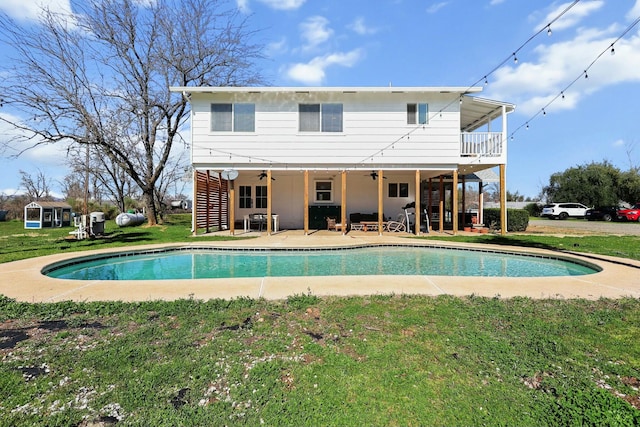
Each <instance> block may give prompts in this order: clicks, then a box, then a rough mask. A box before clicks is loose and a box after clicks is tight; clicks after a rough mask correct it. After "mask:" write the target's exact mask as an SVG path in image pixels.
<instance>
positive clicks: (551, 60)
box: [487, 24, 640, 115]
mask: <svg viewBox="0 0 640 427" xmlns="http://www.w3.org/2000/svg"><path fill="white" fill-rule="evenodd" d="M619 31H620V28H618V26H617V25H615V24H613V25H611V26H610V27H609V28H607V29H605V30H598V29H580V30H578V31H577V32H576V34H575V35H574V37H573V38H572V39H569V40H565V41H562V42H558V43H554V44H550V45H539V46H538V47H536V48H535V49H534V50H533V51H532V53H533V55H534V56H535V57H534V58H533V59H531V60H530V61H522V59H523V57H522V56H521V57H520V58H519V59H520V63H519V65H518V66H514V65H509V66H504V67H502V68H500V69H499V70H497V71H496V72H495V73H494V74H493V76H492V83H491V84H490V85H489V87H488V88H487V89H488V90H487V92H488V94H490V95H488V96H490V97H492V98H495V99H505V100H509V101H510V102H514V103H516V104H517V105H518V110H517V111H518V112H520V113H523V114H527V115H530V114H535V113H536V112H538V111H540V109H541V108H543V107H545V105H547V104H548V103H549V102H551V101H552V100H553V99H554V98H556V97H558V98H557V99H556V100H555V101H553V103H552V104H551V105H549V107H548V108H547V110H546V111H551V110H559V109H563V110H566V109H573V108H575V107H576V106H577V104H578V103H579V101H580V100H581V99H582V98H583V97H585V96H588V95H590V94H592V93H594V92H596V91H599V90H602V89H605V88H606V87H608V86H611V85H615V84H620V83H636V82H640V36H639V35H638V34H635V35H634V36H631V37H629V38H627V39H621V40H619V41H618V42H617V43H616V44H615V52H616V54H615V55H610V54H609V46H610V45H611V43H612V42H613V41H614V40H615V37H614V35H617V32H619ZM614 32H615V33H614ZM603 52H604V53H603ZM601 53H603V54H602V55H601V56H600V57H599V58H598V55H600V54H601ZM596 59H597V61H596V62H595V63H593V62H594V60H596ZM592 63H593V65H590V64H592ZM587 68H588V70H587ZM585 70H587V74H588V79H587V78H585V76H584V72H585ZM574 80H575V83H572V82H574ZM567 88H568V90H566V91H565V89H567ZM562 91H564V95H565V98H564V99H562V97H561V92H562Z"/></svg>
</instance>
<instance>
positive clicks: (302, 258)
mask: <svg viewBox="0 0 640 427" xmlns="http://www.w3.org/2000/svg"><path fill="white" fill-rule="evenodd" d="M597 271H599V270H598V268H597V267H596V266H593V265H587V264H581V263H578V262H573V261H567V260H561V259H556V258H549V257H541V256H534V255H520V254H509V253H501V252H485V251H476V250H463V249H449V248H428V247H396V246H394V247H388V246H383V247H379V246H377V247H366V248H352V249H340V250H335V249H334V250H251V251H248V250H222V249H188V250H185V249H179V250H161V251H152V252H146V253H139V254H131V253H130V252H129V253H121V254H115V255H114V254H110V255H108V256H104V257H101V258H95V257H94V258H89V259H86V258H83V259H76V260H70V261H67V262H66V263H60V264H55V265H51V266H48V267H47V268H45V269H44V270H43V273H44V274H46V275H47V276H50V277H56V278H63V279H76V280H170V279H205V278H234V277H265V276H267V277H275V276H336V275H437V276H490V277H548V276H577V275H585V274H592V273H596V272H597Z"/></svg>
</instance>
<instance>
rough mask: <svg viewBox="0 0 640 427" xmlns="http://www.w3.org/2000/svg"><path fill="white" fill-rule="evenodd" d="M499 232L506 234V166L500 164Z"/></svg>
mask: <svg viewBox="0 0 640 427" xmlns="http://www.w3.org/2000/svg"><path fill="white" fill-rule="evenodd" d="M500 234H502V235H503V236H504V235H505V234H507V166H506V165H500Z"/></svg>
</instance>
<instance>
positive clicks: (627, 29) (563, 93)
mask: <svg viewBox="0 0 640 427" xmlns="http://www.w3.org/2000/svg"><path fill="white" fill-rule="evenodd" d="M638 23H640V16H639V17H637V18H636V19H635V20H634V21H633V22H632V23H631V24H629V26H628V27H627V28H626V29H625V30H624V31H623V32H622V33H621V34H620V35H619V36H618V38H616V39H615V40H614V41H613V43H611V44H610V45H609V46H607V47H606V48H605V49H604V50H603V51H601V52H600V53H599V54H598V55H597V56H596V58H595V59H594V60H593V61H591V63H590V64H589V65H588V66H587V67H586V68H585V69H584V71H583V72H582V73H580V74H579V75H578V76H577V77H576V78H575V79H573V81H572V82H571V83H569V84H568V85H567V86H566V87H565V88H564V89H563V90H561V91H560V93H559V94H558V95H556V96H555V97H554V98H553V99H552V100H551V101H549V102H548V103H547V104H546V105H545V106H544V107H542V109H541V110H540V111H538V113H536V114H535V115H534V116H533V117H530V118H529V120H528V121H527V122H525V124H523V125H520V126H519V127H518V128H517V129H516V130H515V131H513V132H512V134H511V135H512V136H513V134H515V133H516V132H518V131H519V130H520V129H522V128H523V127H525V126H526V128H527V129H529V122H530V121H532V120H534V119H535V118H536V117H537V116H538V114H540V113H541V112H542V115H546V108H548V107H549V106H550V105H551V104H552V103H553V102H555V101H556V100H557V99H558V98H562V99H565V92H566V91H567V90H569V89H570V88H571V87H572V86H573V85H574V84H576V82H578V80H580V79H581V78H582V77H583V76H584V78H585V79H588V78H589V74H588V70H589V69H590V68H591V67H592V66H593V65H594V64H595V63H596V62H597V61H598V60H599V59H600V58H601V57H602V56H603V55H604V54H605V53H606V52H607V51H609V53H611V55H615V48H614V45H615V44H616V43H617V42H618V41H619V40H621V39H622V38H623V37H624V36H625V35H627V33H629V32H630V31H631V30H632V29H633V28H634V27H635V26H637V25H638Z"/></svg>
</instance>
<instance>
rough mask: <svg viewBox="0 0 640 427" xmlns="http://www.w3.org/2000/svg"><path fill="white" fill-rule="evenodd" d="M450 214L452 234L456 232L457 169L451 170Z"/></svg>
mask: <svg viewBox="0 0 640 427" xmlns="http://www.w3.org/2000/svg"><path fill="white" fill-rule="evenodd" d="M451 205H452V206H451V211H452V212H451V215H453V235H454V236H455V235H456V234H458V169H456V170H454V171H453V184H452V188H451Z"/></svg>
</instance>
